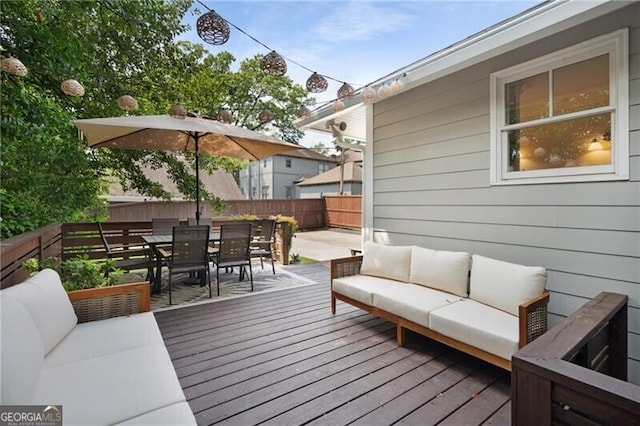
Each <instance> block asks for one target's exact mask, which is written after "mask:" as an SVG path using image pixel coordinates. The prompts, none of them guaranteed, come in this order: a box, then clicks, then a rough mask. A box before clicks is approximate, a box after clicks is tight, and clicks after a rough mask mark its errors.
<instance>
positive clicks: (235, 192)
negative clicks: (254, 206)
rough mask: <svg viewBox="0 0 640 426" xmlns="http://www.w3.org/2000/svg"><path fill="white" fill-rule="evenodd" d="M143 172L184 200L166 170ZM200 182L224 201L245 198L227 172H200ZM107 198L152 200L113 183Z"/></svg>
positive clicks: (117, 183)
mask: <svg viewBox="0 0 640 426" xmlns="http://www.w3.org/2000/svg"><path fill="white" fill-rule="evenodd" d="M143 170H144V174H145V176H147V177H148V178H149V179H151V180H153V181H154V182H159V183H160V184H161V185H162V186H163V188H164V189H165V190H166V191H168V192H170V193H171V195H172V197H175V198H184V194H181V193H180V192H179V191H178V189H177V187H176V184H175V183H174V182H173V181H172V180H171V179H170V178H169V176H168V174H167V170H166V169H165V168H160V169H157V170H154V169H151V168H150V167H143ZM114 180H115V179H114ZM200 180H201V181H202V183H203V185H204V188H205V189H206V190H207V191H209V192H211V193H213V194H215V195H216V196H217V197H219V198H221V199H223V200H242V199H244V198H245V197H244V195H242V192H241V191H240V188H239V187H238V184H237V183H236V181H235V179H234V178H233V176H232V175H231V173H228V172H225V171H224V170H216V171H214V172H213V173H212V174H209V173H207V172H206V171H204V170H200ZM107 197H114V198H116V199H121V198H122V197H127V198H131V199H132V200H134V201H135V200H136V199H137V200H141V199H150V197H145V196H142V195H140V193H138V191H133V190H130V191H123V189H122V187H121V186H120V183H119V182H113V183H112V184H111V185H110V186H109V193H108V196H107Z"/></svg>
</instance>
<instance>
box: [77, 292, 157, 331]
mask: <svg viewBox="0 0 640 426" xmlns="http://www.w3.org/2000/svg"><path fill="white" fill-rule="evenodd" d="M67 294H68V295H69V300H70V301H71V305H72V306H73V309H74V310H75V311H76V315H77V316H78V322H88V321H98V320H103V319H108V318H113V317H117V316H126V315H131V314H137V313H140V312H148V311H149V310H150V308H151V301H150V291H149V283H148V282H142V283H131V284H120V285H115V286H111V287H99V288H90V289H86V290H76V291H72V292H69V293H67Z"/></svg>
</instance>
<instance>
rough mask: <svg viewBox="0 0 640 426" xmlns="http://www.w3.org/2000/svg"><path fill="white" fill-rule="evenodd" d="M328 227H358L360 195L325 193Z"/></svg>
mask: <svg viewBox="0 0 640 426" xmlns="http://www.w3.org/2000/svg"><path fill="white" fill-rule="evenodd" d="M324 200H325V209H326V212H327V219H326V223H327V226H329V227H334V228H348V229H360V228H361V227H362V195H327V196H325V197H324Z"/></svg>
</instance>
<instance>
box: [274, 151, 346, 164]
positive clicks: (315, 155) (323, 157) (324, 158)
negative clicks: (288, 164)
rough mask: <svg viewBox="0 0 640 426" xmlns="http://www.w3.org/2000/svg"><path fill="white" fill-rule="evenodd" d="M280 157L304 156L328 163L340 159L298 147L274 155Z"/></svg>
mask: <svg viewBox="0 0 640 426" xmlns="http://www.w3.org/2000/svg"><path fill="white" fill-rule="evenodd" d="M278 155H279V156H282V157H296V158H306V159H309V160H318V161H326V162H329V163H338V162H339V161H340V160H338V159H335V158H331V157H328V156H326V155H323V154H320V153H319V152H316V151H314V150H312V149H309V148H300V149H294V150H292V151H286V152H283V153H281V154H277V155H276V156H278Z"/></svg>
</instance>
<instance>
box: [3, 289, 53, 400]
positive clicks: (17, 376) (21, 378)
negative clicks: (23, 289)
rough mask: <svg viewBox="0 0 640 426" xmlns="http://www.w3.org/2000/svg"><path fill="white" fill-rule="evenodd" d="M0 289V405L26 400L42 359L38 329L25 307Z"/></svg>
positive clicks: (36, 379) (35, 380) (33, 384)
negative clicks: (0, 313) (0, 337)
mask: <svg viewBox="0 0 640 426" xmlns="http://www.w3.org/2000/svg"><path fill="white" fill-rule="evenodd" d="M3 293H5V291H2V292H0V312H2V315H0V329H1V330H2V342H1V344H0V371H1V372H2V374H0V381H1V384H0V405H6V404H29V403H30V402H31V397H32V395H33V391H34V389H35V386H36V382H37V381H38V377H39V376H40V370H41V369H42V365H43V363H44V346H43V344H42V339H41V338H40V332H39V331H38V328H37V327H36V324H35V323H34V321H33V319H32V318H31V315H30V313H29V312H28V311H27V309H26V308H25V307H24V306H23V305H22V304H21V303H19V302H18V301H17V300H15V299H14V298H13V297H11V296H9V295H6V294H3Z"/></svg>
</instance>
